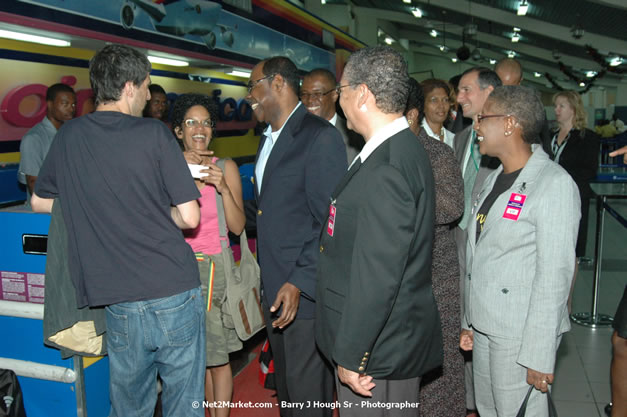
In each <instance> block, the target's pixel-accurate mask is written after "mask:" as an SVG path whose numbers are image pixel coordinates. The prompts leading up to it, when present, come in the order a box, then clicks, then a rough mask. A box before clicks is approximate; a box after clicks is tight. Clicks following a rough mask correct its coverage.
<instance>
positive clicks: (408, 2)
mask: <svg viewBox="0 0 627 417" xmlns="http://www.w3.org/2000/svg"><path fill="white" fill-rule="evenodd" d="M403 3H407V4H411V0H403Z"/></svg>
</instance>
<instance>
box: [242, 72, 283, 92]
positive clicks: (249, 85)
mask: <svg viewBox="0 0 627 417" xmlns="http://www.w3.org/2000/svg"><path fill="white" fill-rule="evenodd" d="M275 75H276V74H272V75H266V76H265V77H262V78H259V79H258V80H255V81H248V84H247V85H246V87H248V93H249V94H250V92H251V91H253V88H255V87H256V86H257V84H259V83H260V82H262V81H263V80H267V79H268V78H273V77H274V76H275Z"/></svg>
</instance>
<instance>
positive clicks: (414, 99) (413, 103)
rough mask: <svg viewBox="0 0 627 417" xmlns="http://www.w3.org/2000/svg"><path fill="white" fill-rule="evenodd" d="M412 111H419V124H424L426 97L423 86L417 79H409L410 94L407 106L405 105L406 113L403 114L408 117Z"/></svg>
mask: <svg viewBox="0 0 627 417" xmlns="http://www.w3.org/2000/svg"><path fill="white" fill-rule="evenodd" d="M411 109H416V110H418V113H419V114H420V116H419V117H420V120H419V122H422V118H423V117H424V114H425V96H424V94H423V91H422V86H421V85H420V83H418V81H416V79H415V78H410V79H409V94H408V95H407V104H406V105H405V112H404V113H403V114H404V115H405V116H407V113H408V112H409V111H410V110H411Z"/></svg>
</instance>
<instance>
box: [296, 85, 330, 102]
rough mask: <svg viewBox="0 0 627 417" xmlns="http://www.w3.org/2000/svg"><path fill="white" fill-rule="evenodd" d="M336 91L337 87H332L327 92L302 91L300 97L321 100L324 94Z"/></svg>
mask: <svg viewBox="0 0 627 417" xmlns="http://www.w3.org/2000/svg"><path fill="white" fill-rule="evenodd" d="M334 91H336V89H335V88H332V89H330V90H329V91H327V92H324V93H322V92H315V93H300V99H301V100H306V99H310V100H320V99H321V98H322V97H323V96H326V95H327V94H329V93H332V92H334Z"/></svg>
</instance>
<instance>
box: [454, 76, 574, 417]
mask: <svg viewBox="0 0 627 417" xmlns="http://www.w3.org/2000/svg"><path fill="white" fill-rule="evenodd" d="M543 121H544V108H543V106H542V104H541V102H540V100H539V99H538V97H537V93H536V92H535V91H534V90H531V89H529V88H526V87H521V86H503V87H497V88H495V89H494V91H493V92H492V93H491V94H490V96H489V97H488V99H487V101H486V102H485V104H484V106H483V110H482V113H481V114H479V115H478V116H477V122H478V123H476V124H475V127H474V128H475V129H476V131H477V137H478V140H479V141H480V143H479V149H480V151H481V154H488V155H490V156H494V157H498V158H499V159H500V161H501V163H502V166H501V167H499V168H498V169H497V170H496V171H494V172H493V173H492V174H490V176H489V177H488V178H487V179H486V181H485V183H484V186H483V189H482V191H481V192H480V194H479V196H478V198H477V201H474V206H473V210H472V217H471V220H470V221H469V225H468V249H467V253H468V256H467V262H468V264H467V271H469V274H468V276H467V277H466V280H465V289H466V291H465V305H466V310H465V316H464V323H463V330H462V333H461V337H460V347H461V348H462V349H464V350H471V349H472V350H473V359H474V364H473V370H474V386H475V395H476V400H477V408H478V410H479V413H480V414H481V416H482V417H491V416H493V417H497V416H498V417H513V416H515V415H516V413H517V411H518V409H519V407H520V405H521V403H522V401H523V399H524V397H525V394H526V392H527V390H528V388H529V384H532V385H534V386H535V388H537V390H534V392H533V393H532V395H531V398H530V399H529V403H528V406H527V415H528V416H534V417H542V416H547V415H548V407H547V401H546V396H545V395H543V394H542V393H544V392H546V391H547V390H548V388H549V387H548V385H549V384H551V383H552V382H553V370H554V366H555V354H556V352H557V348H558V346H559V343H560V340H561V335H562V334H563V333H564V332H566V331H568V330H569V329H570V322H569V319H568V311H567V308H566V301H567V299H568V291H569V288H570V282H571V280H572V277H573V268H574V266H575V265H574V262H573V257H574V256H575V243H576V240H577V227H578V225H579V218H580V200H579V192H578V190H577V186H576V185H575V183H574V182H573V180H572V179H571V177H570V176H569V175H568V173H567V172H566V171H564V169H563V168H562V167H560V166H559V165H557V164H556V163H554V162H552V161H551V160H550V159H549V157H548V156H547V154H546V153H545V152H544V151H543V150H542V147H541V146H539V145H537V143H538V142H539V141H540V139H539V136H538V134H539V132H540V128H541V126H542V123H543Z"/></svg>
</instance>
